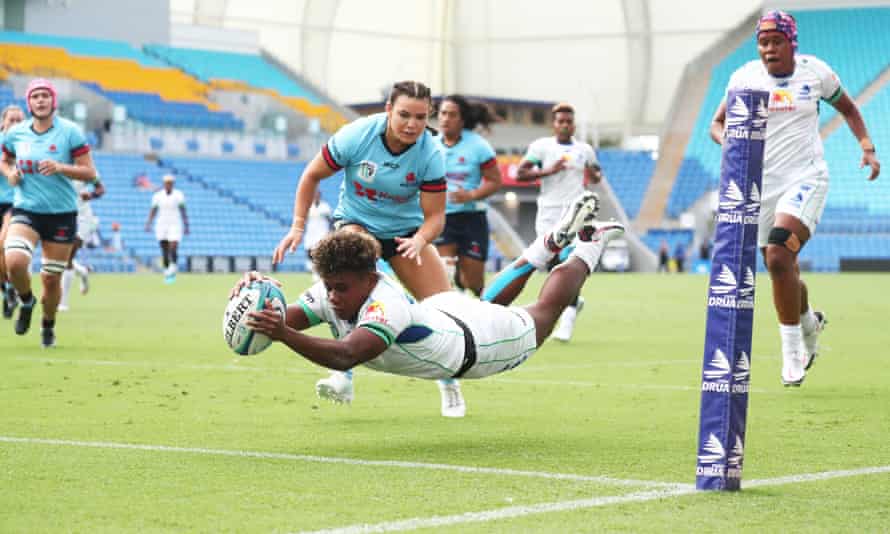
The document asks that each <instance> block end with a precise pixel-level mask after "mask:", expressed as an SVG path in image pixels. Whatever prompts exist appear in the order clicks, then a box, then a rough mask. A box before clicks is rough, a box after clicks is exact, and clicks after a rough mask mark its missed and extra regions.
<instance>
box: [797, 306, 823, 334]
mask: <svg viewBox="0 0 890 534" xmlns="http://www.w3.org/2000/svg"><path fill="white" fill-rule="evenodd" d="M800 327H801V329H803V333H804V334H812V333H813V332H815V331H816V328H818V327H819V319H817V318H816V313H815V312H814V311H813V307H812V306H810V307H809V308H807V311H805V312H803V313H802V314H800Z"/></svg>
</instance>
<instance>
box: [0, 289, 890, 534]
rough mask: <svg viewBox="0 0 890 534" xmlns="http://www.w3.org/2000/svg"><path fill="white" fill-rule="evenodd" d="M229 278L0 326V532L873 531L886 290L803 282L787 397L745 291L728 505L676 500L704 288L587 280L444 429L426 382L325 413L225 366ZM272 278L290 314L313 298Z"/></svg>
mask: <svg viewBox="0 0 890 534" xmlns="http://www.w3.org/2000/svg"><path fill="white" fill-rule="evenodd" d="M235 278H236V277H235V276H234V275H230V276H214V275H207V276H189V275H181V276H180V278H179V280H178V281H177V283H176V284H175V285H172V286H165V285H163V284H162V281H161V279H160V277H156V276H147V275H137V276H111V275H107V276H95V277H94V280H93V284H92V286H93V288H92V292H91V293H90V294H89V295H87V296H85V297H82V296H80V295H74V296H73V298H72V305H71V308H72V309H71V311H69V312H66V313H64V314H60V317H59V321H58V326H57V333H58V347H57V348H55V349H53V350H42V349H41V348H40V347H39V336H38V327H39V312H38V314H37V315H35V323H34V326H35V328H32V331H31V332H30V333H29V334H28V335H27V336H25V337H18V336H15V335H14V333H13V328H12V322H11V321H3V322H0V366H2V378H0V532H91V533H92V532H140V533H142V532H300V531H313V530H323V529H338V528H345V527H354V528H353V529H352V530H351V532H362V531H383V530H411V529H420V530H424V531H431V530H441V531H447V532H527V531H552V532H587V531H596V532H600V531H623V532H665V531H677V532H707V531H726V530H727V529H730V530H732V531H746V532H765V531H767V532H768V531H789V530H799V531H808V532H819V531H852V532H875V531H884V530H885V529H887V528H888V527H887V525H888V524H890V505H888V503H890V467H888V466H890V447H888V445H887V443H888V441H890V371H888V366H887V363H886V362H887V357H888V350H890V349H888V347H890V326H888V325H887V324H886V321H887V318H888V317H890V304H888V301H887V300H886V295H887V293H888V290H890V276H881V275H809V276H807V277H806V279H807V281H808V283H809V286H810V289H811V294H812V296H813V301H814V303H815V304H816V306H817V307H818V308H820V309H824V310H825V311H826V313H827V315H828V318H829V321H830V323H829V326H828V329H827V330H826V332H825V334H824V335H823V347H824V350H823V353H822V356H821V357H820V359H819V360H817V362H816V364H815V366H814V367H813V369H812V371H811V373H810V375H809V376H808V378H807V380H806V383H805V384H804V386H803V387H802V388H800V389H785V388H783V387H782V386H781V384H780V381H779V370H780V365H781V361H780V357H779V338H778V328H777V326H776V321H775V315H774V312H773V311H772V306H771V296H770V291H769V285H768V280H767V278H766V277H765V276H760V277H759V281H758V293H757V311H756V323H755V339H754V349H753V351H752V352H753V355H752V375H751V376H752V384H751V387H752V393H751V397H750V406H749V415H748V437H747V443H746V444H745V445H746V455H745V470H744V478H743V487H745V486H746V484H747V485H748V487H747V488H745V489H743V491H741V492H738V493H731V494H730V493H697V492H694V491H689V490H688V487H689V485H691V484H693V483H694V472H695V454H696V438H697V431H698V404H699V396H700V394H699V391H698V389H699V385H700V376H701V366H702V347H703V334H704V320H705V298H706V289H707V287H706V286H707V280H706V278H705V277H702V276H693V275H689V276H676V275H672V276H655V275H626V276H625V275H597V276H594V277H593V278H591V279H590V280H589V281H588V283H587V286H586V287H585V289H584V295H585V297H586V299H587V307H586V308H585V309H584V311H583V312H582V313H581V315H580V316H579V322H578V325H577V328H576V332H575V338H574V339H573V340H572V342H571V343H570V344H559V343H557V342H548V343H547V344H546V345H545V346H544V347H543V348H542V349H541V350H540V351H539V352H538V353H537V354H535V355H534V356H533V357H532V358H531V359H530V360H529V361H528V362H526V363H525V364H523V365H522V366H520V367H519V368H518V369H516V370H514V371H511V372H509V373H505V374H502V375H499V376H496V377H492V378H489V379H483V380H478V381H465V382H464V383H463V390H464V395H465V397H466V399H467V403H468V415H467V417H466V418H464V419H462V420H448V419H445V418H442V417H440V415H439V393H438V390H437V388H436V385H435V384H434V383H432V382H425V381H422V380H411V379H407V378H401V377H392V376H387V375H382V374H379V373H375V372H373V371H370V370H366V369H359V370H358V371H357V373H356V400H355V402H354V403H353V404H352V405H351V406H334V405H331V404H327V403H325V402H322V401H320V400H318V399H316V398H315V394H314V383H315V381H316V380H317V379H319V378H321V377H323V376H325V374H326V373H325V372H324V371H323V370H322V369H320V368H318V367H315V366H313V365H312V364H309V363H307V362H305V361H304V360H302V359H301V358H299V357H298V356H296V355H293V354H290V353H288V352H287V351H286V350H284V349H283V348H282V347H281V346H277V345H275V346H273V347H272V348H270V349H269V350H267V351H266V352H264V353H262V354H260V355H258V356H254V357H249V358H241V357H237V356H236V355H234V354H232V353H231V352H229V351H228V349H227V347H226V346H225V344H224V342H223V340H222V333H221V330H222V328H221V322H222V311H223V308H224V305H225V300H226V293H227V290H228V288H229V287H230V286H231V284H232V283H233V282H234V280H235ZM541 279H542V278H541V277H540V276H536V277H535V278H534V283H533V284H531V285H530V287H529V289H528V290H527V291H526V293H525V294H524V295H523V297H522V299H521V300H522V301H528V300H530V299H531V298H532V296H533V295H534V294H535V292H536V291H537V289H538V287H539V284H540V281H541ZM283 280H284V282H285V288H284V289H285V294H286V295H287V296H288V297H289V298H290V299H294V298H296V297H297V296H298V295H299V292H300V291H301V290H302V289H303V288H304V287H305V285H306V284H307V283H308V281H309V279H308V277H306V276H303V275H294V276H284V277H283ZM326 330H327V329H326V328H320V329H318V330H317V332H318V333H320V334H321V335H327V333H326ZM866 468H877V469H874V470H872V471H871V472H866V471H854V472H849V473H835V474H834V475H837V476H836V478H831V477H830V476H829V475H823V476H824V477H825V478H824V479H813V478H815V477H811V478H806V477H802V475H812V474H817V473H825V472H836V471H843V470H857V469H862V470H864V469H866ZM559 475H570V476H559ZM841 475H843V476H841ZM832 476H833V475H832ZM782 477H792V478H782ZM795 477H797V478H795ZM674 484H682V486H675V485H674ZM360 525H365V527H360ZM373 529H377V530H373Z"/></svg>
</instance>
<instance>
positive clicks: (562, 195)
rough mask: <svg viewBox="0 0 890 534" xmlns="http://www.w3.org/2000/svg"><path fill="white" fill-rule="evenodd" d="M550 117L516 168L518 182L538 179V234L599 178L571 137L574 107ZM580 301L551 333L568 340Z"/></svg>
mask: <svg viewBox="0 0 890 534" xmlns="http://www.w3.org/2000/svg"><path fill="white" fill-rule="evenodd" d="M551 116H552V118H553V137H542V138H540V139H537V140H536V141H534V142H533V143H532V144H531V145H529V147H528V151H527V152H526V154H525V156H524V157H523V158H522V162H521V163H520V164H519V169H518V171H517V179H518V180H519V181H534V180H540V182H541V192H540V194H539V195H538V212H537V216H536V217H535V233H537V235H538V237H540V236H542V235H544V234H545V233H547V232H548V231H549V230H550V229H551V228H553V226H554V225H555V224H556V223H557V221H559V218H560V216H561V215H562V213H563V212H564V211H565V210H566V208H567V207H568V206H569V205H571V203H572V201H573V200H575V199H576V198H578V197H579V196H580V195H581V194H582V193H584V191H585V189H586V186H587V184H596V183H599V181H600V180H601V179H602V171H601V169H600V166H599V163H598V162H597V160H596V153H595V152H594V151H593V147H591V146H590V145H589V144H587V143H585V142H583V141H578V140H577V139H575V138H574V135H575V108H573V107H572V106H570V105H569V104H556V105H555V106H553V108H552V109H551ZM555 261H558V259H557V260H555ZM483 298H486V297H483ZM486 300H490V299H486ZM583 304H584V301H583V299H581V297H580V296H579V297H578V298H577V299H575V300H574V301H573V302H572V304H571V305H569V306H568V307H567V308H566V310H565V312H564V313H563V316H562V317H561V318H560V323H559V327H558V328H557V329H556V331H555V332H554V333H553V337H554V338H555V339H558V340H560V341H568V340H569V339H571V337H572V330H573V329H574V327H575V318H576V317H577V316H578V312H579V311H581V308H582V306H583Z"/></svg>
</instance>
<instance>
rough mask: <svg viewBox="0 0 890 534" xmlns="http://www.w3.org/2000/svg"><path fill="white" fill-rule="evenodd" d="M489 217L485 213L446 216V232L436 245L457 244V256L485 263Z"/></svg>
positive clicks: (475, 212) (468, 212)
mask: <svg viewBox="0 0 890 534" xmlns="http://www.w3.org/2000/svg"><path fill="white" fill-rule="evenodd" d="M488 241H489V231H488V217H487V216H486V214H485V212H484V211H464V212H460V213H451V214H449V215H446V216H445V230H443V231H442V235H440V236H439V238H438V239H436V241H435V244H436V245H450V244H452V243H456V244H457V255H458V256H466V257H468V258H473V259H474V260H479V261H485V260H487V259H488Z"/></svg>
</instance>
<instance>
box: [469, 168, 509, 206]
mask: <svg viewBox="0 0 890 534" xmlns="http://www.w3.org/2000/svg"><path fill="white" fill-rule="evenodd" d="M495 169H496V171H497V174H496V175H494V174H492V175H489V174H488V172H487V171H486V173H485V174H483V175H482V183H481V184H480V185H479V187H477V188H476V189H474V190H473V193H472V196H473V198H472V200H482V199H484V198H488V197H490V196H491V195H493V194H495V193H497V192H498V191H500V189H501V186H502V185H503V183H502V181H501V171H500V170H499V169H497V167H495Z"/></svg>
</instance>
